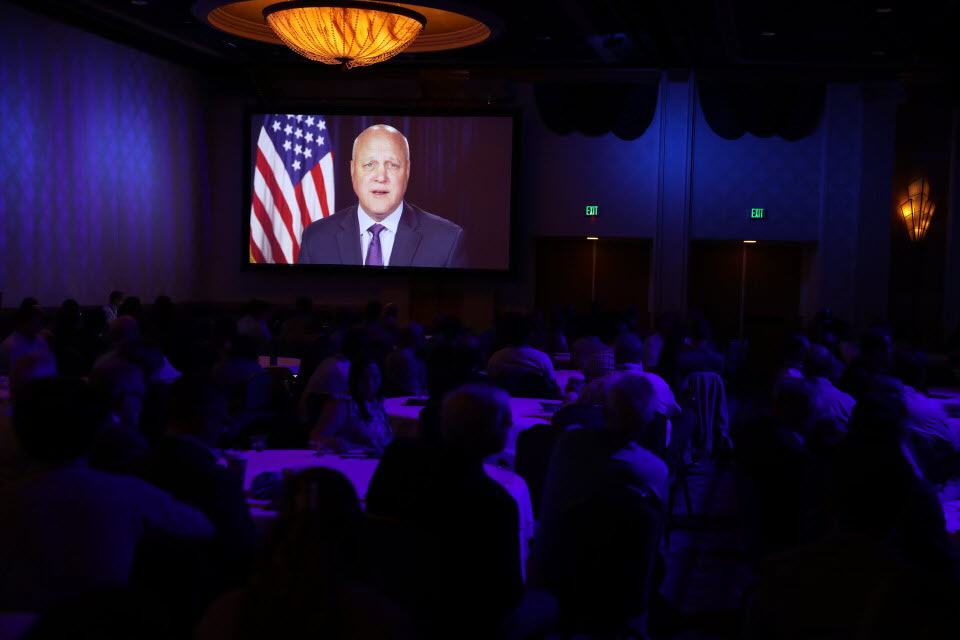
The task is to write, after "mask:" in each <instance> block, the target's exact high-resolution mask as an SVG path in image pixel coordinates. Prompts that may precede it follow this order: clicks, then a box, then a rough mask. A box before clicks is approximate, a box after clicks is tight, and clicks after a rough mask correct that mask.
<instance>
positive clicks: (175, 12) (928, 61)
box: [2, 0, 960, 80]
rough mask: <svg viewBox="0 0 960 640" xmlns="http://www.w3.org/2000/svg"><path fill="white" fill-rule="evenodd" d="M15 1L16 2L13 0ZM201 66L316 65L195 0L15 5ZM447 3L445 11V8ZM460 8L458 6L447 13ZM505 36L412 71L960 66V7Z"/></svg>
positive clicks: (626, 3) (643, 11)
mask: <svg viewBox="0 0 960 640" xmlns="http://www.w3.org/2000/svg"><path fill="white" fill-rule="evenodd" d="M2 1H9V0H2ZM14 4H18V5H21V6H23V7H25V8H27V9H30V10H32V11H36V12H39V13H43V14H45V15H48V16H53V17H55V18H57V19H59V20H62V21H64V22H68V23H71V24H74V25H76V26H79V27H81V28H83V29H86V30H88V31H91V32H94V33H97V34H100V35H102V36H105V37H107V38H110V39H113V40H117V41H120V42H124V43H126V44H130V45H132V46H134V47H137V48H139V49H142V50H145V51H148V52H150V53H154V54H156V55H159V56H162V57H165V58H168V59H171V60H175V61H177V62H180V63H182V64H187V65H191V66H196V67H205V68H206V67H223V66H227V67H237V68H243V67H244V66H252V65H263V64H271V65H287V64H291V65H300V64H316V63H309V62H306V61H303V60H301V59H300V58H299V57H298V56H296V55H295V54H293V53H292V52H290V51H288V50H287V49H285V48H283V47H280V46H277V45H270V44H265V43H261V42H256V41H252V40H245V39H242V38H239V37H237V36H232V35H229V34H227V33H224V32H221V31H219V30H217V29H215V28H213V27H211V26H209V25H208V24H206V23H205V21H202V20H201V19H199V18H198V17H197V16H196V15H195V13H194V11H193V5H194V4H196V3H195V2H194V1H193V0H16V1H14ZM435 4H440V3H435ZM447 4H454V3H447ZM460 4H461V5H463V4H468V5H470V6H472V7H475V8H477V9H480V10H483V11H485V12H488V13H490V14H493V15H494V16H496V17H497V22H499V25H498V26H499V33H497V34H496V35H495V37H494V38H492V39H491V40H489V41H487V42H485V43H483V44H480V45H476V46H473V47H469V48H466V49H461V50H456V51H448V52H441V53H406V54H401V55H399V56H397V57H396V58H395V59H393V60H391V61H388V62H386V63H383V64H384V65H391V66H392V67H394V68H403V67H418V68H420V67H459V68H466V69H483V68H514V69H516V68H527V69H554V70H557V69H572V70H577V69H581V70H596V69H611V70H615V69H671V68H694V69H736V70H785V69H790V70H793V71H796V72H799V73H814V74H818V75H826V76H829V77H863V78H875V79H892V78H900V79H904V78H907V79H919V80H923V79H929V80H943V79H948V78H950V77H951V76H952V71H953V69H954V68H955V66H956V63H957V61H958V55H957V54H958V50H960V39H958V38H956V34H957V33H958V29H957V27H958V26H960V0H911V1H909V2H907V1H905V0H900V1H893V0H888V1H885V0H871V1H846V2H845V1H843V0H806V1H804V2H786V1H780V0H700V1H697V0H488V1H483V2H481V1H476V2H461V3H460Z"/></svg>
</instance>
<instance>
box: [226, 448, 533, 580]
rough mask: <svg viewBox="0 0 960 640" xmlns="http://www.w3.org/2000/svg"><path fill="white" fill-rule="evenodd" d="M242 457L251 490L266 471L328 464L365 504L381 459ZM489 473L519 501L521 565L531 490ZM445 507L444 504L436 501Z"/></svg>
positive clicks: (278, 452)
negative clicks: (346, 480)
mask: <svg viewBox="0 0 960 640" xmlns="http://www.w3.org/2000/svg"><path fill="white" fill-rule="evenodd" d="M240 455H242V457H243V458H244V460H245V466H244V472H243V488H244V491H249V490H250V487H251V485H252V484H253V479H254V478H256V477H257V475H259V474H261V473H263V472H264V471H276V472H282V471H284V470H290V471H299V470H301V469H307V468H310V467H327V468H330V469H336V470H337V471H339V472H341V473H342V474H343V475H345V476H346V477H347V479H348V480H350V483H351V484H352V485H353V487H354V489H356V491H357V496H358V497H359V498H360V501H361V503H363V504H364V505H365V504H366V497H367V489H368V488H369V486H370V480H371V478H373V472H374V471H375V470H376V468H377V463H378V462H379V460H377V459H375V458H365V457H352V456H349V455H348V456H341V455H336V454H323V455H318V454H315V453H314V452H313V451H310V450H306V449H267V450H265V451H246V452H243V453H242V454H240ZM484 469H485V471H486V472H487V475H488V476H490V477H491V478H493V479H494V480H496V481H497V482H498V483H500V485H501V486H502V487H503V488H504V489H506V490H507V493H509V494H510V496H511V497H512V498H513V499H514V500H515V501H516V503H517V509H518V516H519V518H518V519H519V522H520V531H519V532H518V535H519V536H520V559H521V561H522V563H521V566H526V560H527V553H528V550H529V548H530V541H531V540H532V539H533V504H532V503H531V502H530V491H529V490H528V489H527V483H526V482H524V480H523V478H521V477H520V476H518V475H517V474H515V473H513V472H512V471H508V470H506V469H501V468H499V467H496V466H494V465H491V464H487V465H484ZM437 508H438V509H442V508H443V505H437ZM250 513H251V515H252V516H253V517H254V520H256V521H260V523H261V524H262V522H263V521H264V520H271V519H272V518H273V517H275V515H276V513H275V512H272V511H269V510H266V509H264V508H263V507H261V506H257V505H255V504H254V505H252V506H251V508H250Z"/></svg>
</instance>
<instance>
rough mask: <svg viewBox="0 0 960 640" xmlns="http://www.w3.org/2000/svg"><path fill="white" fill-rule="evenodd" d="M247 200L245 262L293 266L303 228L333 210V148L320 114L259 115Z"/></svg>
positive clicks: (298, 250) (298, 253) (324, 121)
mask: <svg viewBox="0 0 960 640" xmlns="http://www.w3.org/2000/svg"><path fill="white" fill-rule="evenodd" d="M252 202H253V204H252V206H251V207H250V261H251V262H267V263H277V264H295V263H296V262H297V256H298V255H300V236H301V235H302V234H303V230H304V228H305V227H306V226H307V225H308V224H310V223H311V222H313V221H314V220H318V219H319V218H325V217H327V216H329V215H330V214H331V213H333V150H332V146H331V144H330V136H329V135H328V132H327V122H326V120H325V119H324V117H323V116H316V115H303V114H297V115H294V114H290V113H287V114H281V113H268V114H266V115H265V116H264V118H263V126H262V127H261V128H260V137H259V139H258V140H257V161H256V166H255V167H254V170H253V198H252Z"/></svg>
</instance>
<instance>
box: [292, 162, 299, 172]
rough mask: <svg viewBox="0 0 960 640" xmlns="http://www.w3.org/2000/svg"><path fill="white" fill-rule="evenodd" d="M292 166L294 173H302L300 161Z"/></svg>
mask: <svg viewBox="0 0 960 640" xmlns="http://www.w3.org/2000/svg"><path fill="white" fill-rule="evenodd" d="M292 166H293V169H294V171H300V161H299V160H294V161H293V165H292Z"/></svg>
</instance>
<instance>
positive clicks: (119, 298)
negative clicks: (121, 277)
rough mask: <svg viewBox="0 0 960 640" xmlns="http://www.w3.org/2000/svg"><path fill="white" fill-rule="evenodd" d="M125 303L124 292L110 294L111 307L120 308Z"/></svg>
mask: <svg viewBox="0 0 960 640" xmlns="http://www.w3.org/2000/svg"><path fill="white" fill-rule="evenodd" d="M122 303H123V292H122V291H111V292H110V306H111V307H114V308H119V307H120V305H121V304H122Z"/></svg>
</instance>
